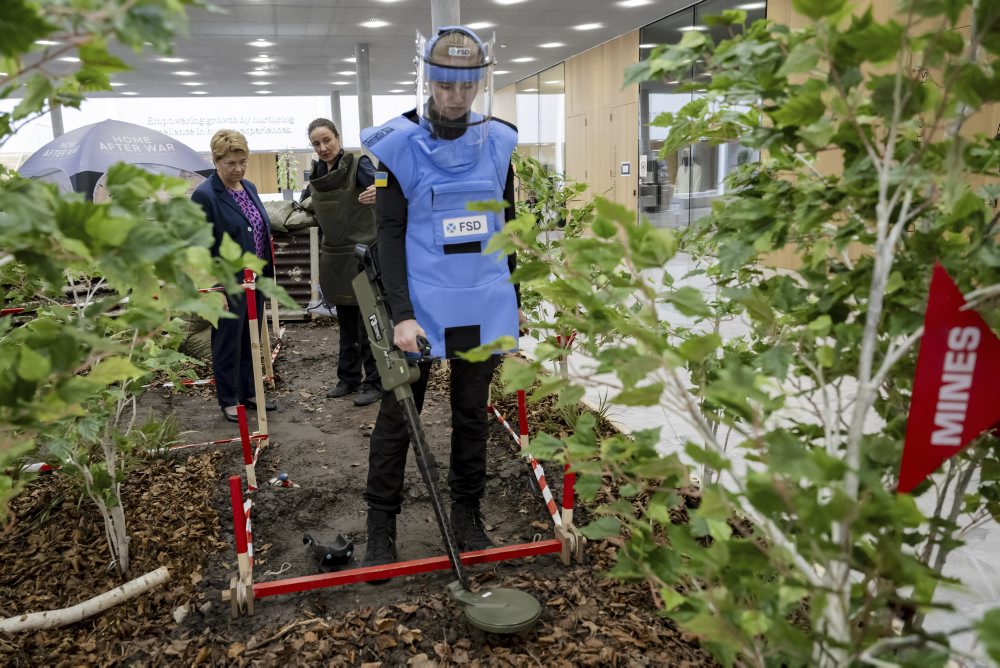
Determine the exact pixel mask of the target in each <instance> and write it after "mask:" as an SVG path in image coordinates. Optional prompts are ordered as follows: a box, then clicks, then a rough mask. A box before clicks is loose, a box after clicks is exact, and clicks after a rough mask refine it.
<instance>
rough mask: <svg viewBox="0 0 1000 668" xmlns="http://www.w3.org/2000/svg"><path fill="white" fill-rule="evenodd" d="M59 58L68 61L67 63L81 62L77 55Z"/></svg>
mask: <svg viewBox="0 0 1000 668" xmlns="http://www.w3.org/2000/svg"><path fill="white" fill-rule="evenodd" d="M59 60H61V61H63V62H66V63H78V62H80V59H79V58H77V57H76V56H66V57H65V58H60V59H59Z"/></svg>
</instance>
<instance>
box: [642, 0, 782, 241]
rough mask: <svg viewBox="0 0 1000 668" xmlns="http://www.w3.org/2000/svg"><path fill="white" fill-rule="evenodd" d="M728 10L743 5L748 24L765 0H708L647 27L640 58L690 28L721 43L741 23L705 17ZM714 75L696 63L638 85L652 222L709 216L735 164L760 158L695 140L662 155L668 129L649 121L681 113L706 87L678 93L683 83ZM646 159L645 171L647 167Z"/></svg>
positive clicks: (645, 194) (646, 205) (671, 223)
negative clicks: (712, 22) (671, 75)
mask: <svg viewBox="0 0 1000 668" xmlns="http://www.w3.org/2000/svg"><path fill="white" fill-rule="evenodd" d="M727 9H743V10H745V11H746V12H747V22H748V23H752V22H753V21H755V20H757V19H760V18H764V13H765V9H766V3H765V2H746V1H745V0H744V1H741V0H704V1H703V2H700V3H698V4H696V5H694V6H692V7H689V8H687V9H685V10H682V11H680V12H677V13H675V14H671V15H670V16H667V17H665V18H663V19H660V20H659V21H657V22H655V23H652V24H650V25H648V26H646V27H645V28H643V29H642V30H641V31H640V33H639V41H640V44H639V49H640V51H639V57H640V58H647V57H648V56H649V54H650V52H651V51H652V49H653V47H654V46H656V45H658V44H673V43H676V42H677V41H679V40H680V39H681V37H683V36H684V33H685V32H687V31H691V30H698V31H702V32H705V33H706V34H708V35H710V36H711V37H712V39H713V40H715V41H719V40H722V39H725V38H727V37H729V34H730V33H729V31H731V30H734V31H738V30H742V28H741V27H739V26H736V27H730V26H709V25H707V23H706V21H705V17H707V16H712V15H715V14H719V13H721V12H722V11H724V10H727ZM709 76H710V75H709V74H708V73H706V72H704V71H703V70H702V69H701V67H699V64H698V63H696V64H695V66H694V67H693V68H692V69H691V71H689V72H687V73H686V74H685V75H684V76H681V77H679V78H678V79H677V80H673V81H651V82H647V83H644V84H642V85H640V87H639V108H640V123H641V125H640V128H639V156H640V159H639V201H638V207H639V210H640V211H641V212H642V213H643V215H645V216H646V217H647V218H648V219H649V220H650V222H652V223H653V224H654V225H657V226H661V227H686V226H688V225H690V224H691V223H692V222H693V221H695V220H698V219H699V218H701V217H703V216H705V215H707V214H708V213H709V211H710V210H711V206H712V201H713V200H714V199H716V198H717V197H719V196H720V195H721V194H722V193H723V191H724V189H725V184H724V179H725V177H726V175H727V174H729V173H730V172H731V171H732V170H733V169H735V167H736V166H737V165H740V164H743V163H745V162H751V161H756V160H757V159H758V157H759V156H757V155H756V153H754V152H751V151H749V150H748V149H746V148H744V147H741V146H740V145H739V144H738V143H736V142H729V143H727V144H722V145H719V146H711V145H709V144H708V142H705V141H702V142H697V143H696V144H694V145H691V146H686V147H684V148H682V149H680V150H679V151H676V152H674V153H672V154H670V155H665V156H663V157H661V156H660V149H661V148H663V142H664V140H665V139H666V137H667V134H668V132H669V128H659V127H650V126H649V125H648V123H649V122H651V121H653V120H654V119H656V118H657V117H658V116H659V115H660V114H662V113H663V112H667V111H677V110H678V109H680V108H681V107H683V106H684V105H685V104H687V103H688V102H690V101H691V100H693V99H694V98H695V97H697V96H699V95H700V94H701V93H702V92H703V89H698V88H695V89H694V90H693V91H692V90H687V91H684V92H680V91H678V90H677V89H678V87H680V86H681V85H682V84H690V83H692V82H697V81H707V79H708V77H709ZM643 163H645V169H643Z"/></svg>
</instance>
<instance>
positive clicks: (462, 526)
mask: <svg viewBox="0 0 1000 668" xmlns="http://www.w3.org/2000/svg"><path fill="white" fill-rule="evenodd" d="M451 531H452V533H453V534H454V536H455V542H457V543H458V549H459V550H460V551H462V552H469V551H475V550H486V549H489V548H491V547H494V545H493V541H492V540H490V537H489V536H487V535H486V525H485V523H484V522H483V513H482V511H481V510H479V504H472V503H467V502H462V501H455V502H453V503H452V504H451Z"/></svg>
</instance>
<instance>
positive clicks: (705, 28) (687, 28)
mask: <svg viewBox="0 0 1000 668" xmlns="http://www.w3.org/2000/svg"><path fill="white" fill-rule="evenodd" d="M678 30H680V31H681V32H691V31H692V30H708V26H683V27H680V28H678Z"/></svg>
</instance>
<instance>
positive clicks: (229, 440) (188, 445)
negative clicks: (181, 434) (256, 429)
mask: <svg viewBox="0 0 1000 668" xmlns="http://www.w3.org/2000/svg"><path fill="white" fill-rule="evenodd" d="M264 438H267V434H254V435H253V436H251V437H250V440H251V441H259V440H261V439H264ZM241 440H242V439H241V438H240V437H238V436H237V437H236V438H220V439H219V440H217V441H202V442H201V443H185V444H184V445H171V446H170V447H169V448H167V451H168V452H173V451H174V450H187V449H189V448H200V447H202V446H205V445H229V444H230V443H236V442H238V441H241Z"/></svg>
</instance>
